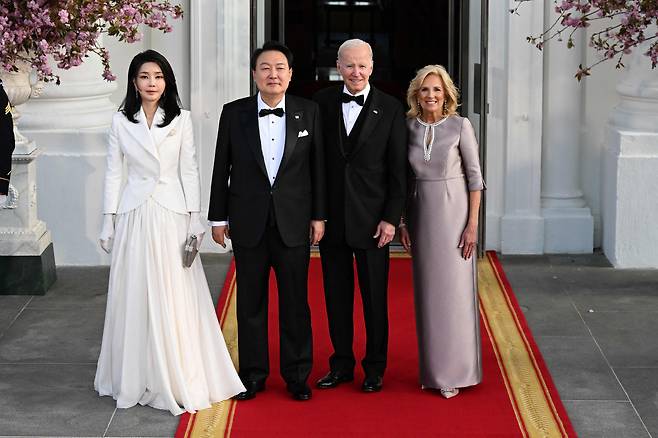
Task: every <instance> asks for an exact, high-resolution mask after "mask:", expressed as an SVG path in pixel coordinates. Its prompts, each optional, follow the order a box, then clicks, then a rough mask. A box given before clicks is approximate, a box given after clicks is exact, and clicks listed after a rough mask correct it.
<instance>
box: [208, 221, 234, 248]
mask: <svg viewBox="0 0 658 438" xmlns="http://www.w3.org/2000/svg"><path fill="white" fill-rule="evenodd" d="M224 238H226V239H230V238H231V236H229V232H228V225H219V226H213V227H212V240H214V241H215V242H217V243H219V244H220V245H222V248H226V242H224Z"/></svg>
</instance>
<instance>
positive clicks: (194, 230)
mask: <svg viewBox="0 0 658 438" xmlns="http://www.w3.org/2000/svg"><path fill="white" fill-rule="evenodd" d="M205 235H206V227H205V226H204V225H203V224H202V223H201V220H200V214H199V212H198V211H191V212H190V224H189V225H188V227H187V237H190V236H196V238H197V243H198V245H201V241H202V240H203V236H205Z"/></svg>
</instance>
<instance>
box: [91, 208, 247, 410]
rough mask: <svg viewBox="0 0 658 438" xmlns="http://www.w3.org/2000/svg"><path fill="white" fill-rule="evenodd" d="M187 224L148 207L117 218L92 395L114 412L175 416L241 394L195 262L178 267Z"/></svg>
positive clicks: (184, 219)
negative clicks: (110, 402)
mask: <svg viewBox="0 0 658 438" xmlns="http://www.w3.org/2000/svg"><path fill="white" fill-rule="evenodd" d="M188 222H189V215H185V214H179V213H175V212H173V211H171V210H167V209H166V208H164V207H162V206H161V205H159V204H158V203H157V202H156V201H154V200H153V199H149V200H148V201H147V202H145V203H144V204H142V205H141V206H140V207H138V208H137V209H135V210H133V211H130V212H128V213H125V214H120V215H118V216H117V221H116V231H115V240H114V247H113V249H112V265H111V268H110V281H109V290H108V297H107V309H106V312H105V327H104V330H103V343H102V346H101V353H100V357H99V358H98V367H97V370H96V378H95V381H94V387H95V389H96V391H98V393H99V394H100V395H111V396H112V397H114V399H115V400H116V401H117V407H119V408H129V407H132V406H135V405H136V404H137V403H140V404H142V405H149V406H152V407H154V408H158V409H166V410H169V411H171V413H172V414H174V415H179V414H181V413H183V412H184V411H187V412H192V413H193V412H196V411H197V410H200V409H205V408H208V407H210V405H211V404H212V403H215V402H219V401H222V400H226V399H228V398H230V397H232V396H234V395H235V394H237V393H239V392H241V391H244V386H243V385H242V383H241V382H240V378H239V377H238V374H237V372H236V371H235V368H234V366H233V363H232V362H231V358H230V356H229V354H228V350H227V348H226V344H225V343H224V337H223V336H222V332H221V329H220V326H219V322H218V321H217V316H216V313H215V309H214V306H213V303H212V299H211V296H210V291H209V289H208V283H207V281H206V276H205V274H204V272H203V267H202V266H201V261H200V258H199V257H197V258H196V260H195V261H194V263H193V265H192V266H191V267H190V268H184V267H183V255H182V253H183V246H184V242H185V239H186V235H187V229H188Z"/></svg>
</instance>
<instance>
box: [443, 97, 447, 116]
mask: <svg viewBox="0 0 658 438" xmlns="http://www.w3.org/2000/svg"><path fill="white" fill-rule="evenodd" d="M443 114H448V103H447V102H446V101H445V100H444V101H443Z"/></svg>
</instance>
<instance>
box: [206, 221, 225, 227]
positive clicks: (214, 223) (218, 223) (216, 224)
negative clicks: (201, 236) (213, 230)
mask: <svg viewBox="0 0 658 438" xmlns="http://www.w3.org/2000/svg"><path fill="white" fill-rule="evenodd" d="M208 225H210V226H211V227H223V226H225V225H228V221H208Z"/></svg>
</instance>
